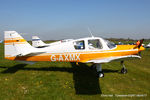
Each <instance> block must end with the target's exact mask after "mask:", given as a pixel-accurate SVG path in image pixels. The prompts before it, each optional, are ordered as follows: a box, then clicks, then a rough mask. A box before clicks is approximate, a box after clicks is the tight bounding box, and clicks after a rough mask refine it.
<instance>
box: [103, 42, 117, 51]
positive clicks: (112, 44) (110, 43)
mask: <svg viewBox="0 0 150 100" xmlns="http://www.w3.org/2000/svg"><path fill="white" fill-rule="evenodd" d="M105 42H106V44H107V46H108V47H109V48H110V49H112V48H115V47H116V44H115V43H113V42H110V41H108V40H105Z"/></svg>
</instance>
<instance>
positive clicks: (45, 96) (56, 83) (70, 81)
mask: <svg viewBox="0 0 150 100" xmlns="http://www.w3.org/2000/svg"><path fill="white" fill-rule="evenodd" d="M3 48H4V47H3V44H0V100H101V99H104V100H105V99H106V100H107V99H114V100H116V99H121V100H126V99H134V100H144V99H145V100H149V99H150V49H146V50H145V51H144V52H142V59H134V60H130V61H125V65H126V67H127V69H128V73H127V74H125V75H123V74H121V73H120V69H121V66H120V62H111V63H107V64H103V65H102V68H103V71H104V73H105V77H104V78H97V77H96V73H95V72H94V70H91V69H90V64H80V66H77V65H74V64H71V63H65V62H64V63H60V62H54V63H51V62H38V63H36V64H33V65H26V64H23V63H18V62H15V61H9V60H5V59H4V50H3ZM119 96H125V97H119Z"/></svg>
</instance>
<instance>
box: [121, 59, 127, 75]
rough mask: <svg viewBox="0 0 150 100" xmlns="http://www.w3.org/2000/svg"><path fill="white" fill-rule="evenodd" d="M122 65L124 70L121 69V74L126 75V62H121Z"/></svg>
mask: <svg viewBox="0 0 150 100" xmlns="http://www.w3.org/2000/svg"><path fill="white" fill-rule="evenodd" d="M121 65H122V67H123V68H122V69H121V73H122V74H126V73H127V69H126V67H125V65H124V61H121Z"/></svg>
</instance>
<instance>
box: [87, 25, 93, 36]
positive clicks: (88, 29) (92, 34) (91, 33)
mask: <svg viewBox="0 0 150 100" xmlns="http://www.w3.org/2000/svg"><path fill="white" fill-rule="evenodd" d="M88 31H89V32H90V34H91V37H94V36H93V34H92V32H91V30H90V28H89V27H88Z"/></svg>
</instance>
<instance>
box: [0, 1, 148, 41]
mask: <svg viewBox="0 0 150 100" xmlns="http://www.w3.org/2000/svg"><path fill="white" fill-rule="evenodd" d="M88 28H89V29H90V31H91V32H92V34H93V35H94V36H98V37H103V38H131V39H141V38H146V39H149V38H150V0H0V40H2V39H3V35H4V31H17V32H18V33H20V34H21V35H22V36H23V37H24V38H25V39H27V40H31V39H32V36H34V35H37V36H39V37H40V38H41V39H42V40H59V39H68V38H73V39H76V38H82V37H89V36H91V35H90V32H89V30H88Z"/></svg>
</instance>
